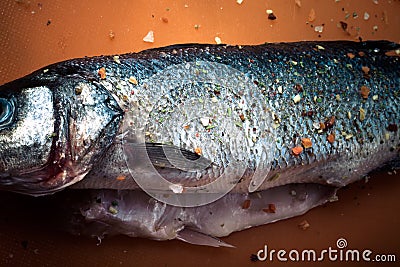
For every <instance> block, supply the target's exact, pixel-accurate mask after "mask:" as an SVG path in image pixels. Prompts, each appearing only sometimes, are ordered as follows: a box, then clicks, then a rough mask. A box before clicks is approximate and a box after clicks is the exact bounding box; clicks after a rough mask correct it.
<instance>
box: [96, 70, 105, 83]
mask: <svg viewBox="0 0 400 267" xmlns="http://www.w3.org/2000/svg"><path fill="white" fill-rule="evenodd" d="M97 73H98V74H99V75H100V79H102V80H104V79H105V78H106V68H104V67H102V68H100V69H99V71H98V72H97Z"/></svg>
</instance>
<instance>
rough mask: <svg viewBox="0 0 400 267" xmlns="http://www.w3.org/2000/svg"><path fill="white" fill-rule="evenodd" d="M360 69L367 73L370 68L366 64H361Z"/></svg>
mask: <svg viewBox="0 0 400 267" xmlns="http://www.w3.org/2000/svg"><path fill="white" fill-rule="evenodd" d="M361 70H362V71H363V72H364V74H368V73H369V71H370V69H369V68H368V67H367V66H362V67H361Z"/></svg>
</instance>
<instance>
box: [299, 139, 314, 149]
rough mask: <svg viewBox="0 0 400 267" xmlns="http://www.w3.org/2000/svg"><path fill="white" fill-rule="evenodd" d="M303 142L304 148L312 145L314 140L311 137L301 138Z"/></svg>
mask: <svg viewBox="0 0 400 267" xmlns="http://www.w3.org/2000/svg"><path fill="white" fill-rule="evenodd" d="M301 144H302V145H303V146H304V148H310V147H312V142H311V139H310V138H301Z"/></svg>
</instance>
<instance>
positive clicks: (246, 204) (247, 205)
mask: <svg viewBox="0 0 400 267" xmlns="http://www.w3.org/2000/svg"><path fill="white" fill-rule="evenodd" d="M250 204H251V200H250V199H246V200H245V201H244V202H243V204H242V209H244V210H247V209H248V208H250Z"/></svg>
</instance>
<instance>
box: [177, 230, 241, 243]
mask: <svg viewBox="0 0 400 267" xmlns="http://www.w3.org/2000/svg"><path fill="white" fill-rule="evenodd" d="M176 238H177V239H179V240H181V241H184V242H187V243H190V244H193V245H201V246H210V247H227V248H235V246H232V245H230V244H228V243H225V242H224V241H222V240H220V239H218V238H216V237H213V236H210V235H206V234H203V233H200V232H197V231H195V230H192V229H183V230H182V231H180V232H179V233H178V235H177V237H176Z"/></svg>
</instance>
